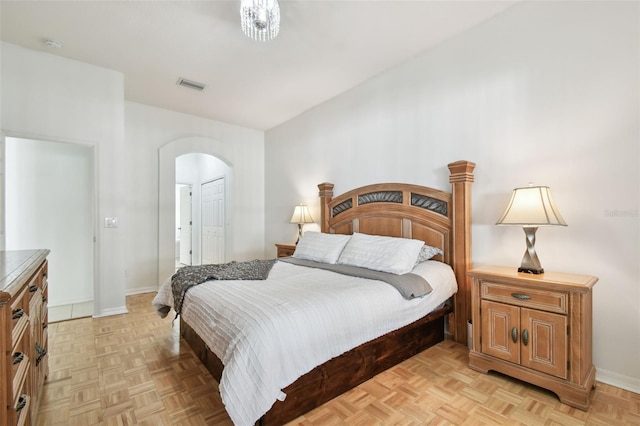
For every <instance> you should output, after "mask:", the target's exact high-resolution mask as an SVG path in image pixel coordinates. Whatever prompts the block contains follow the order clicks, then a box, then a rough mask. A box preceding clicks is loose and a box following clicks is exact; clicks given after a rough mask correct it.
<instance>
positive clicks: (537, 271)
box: [518, 267, 544, 274]
mask: <svg viewBox="0 0 640 426" xmlns="http://www.w3.org/2000/svg"><path fill="white" fill-rule="evenodd" d="M518 272H524V273H525V274H544V269H542V268H540V269H531V268H523V267H519V268H518Z"/></svg>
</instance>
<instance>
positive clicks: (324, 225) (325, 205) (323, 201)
mask: <svg viewBox="0 0 640 426" xmlns="http://www.w3.org/2000/svg"><path fill="white" fill-rule="evenodd" d="M318 191H319V192H318V195H319V196H320V231H321V232H329V218H330V217H331V212H330V211H329V201H331V199H332V198H333V184H332V183H329V182H323V183H319V184H318Z"/></svg>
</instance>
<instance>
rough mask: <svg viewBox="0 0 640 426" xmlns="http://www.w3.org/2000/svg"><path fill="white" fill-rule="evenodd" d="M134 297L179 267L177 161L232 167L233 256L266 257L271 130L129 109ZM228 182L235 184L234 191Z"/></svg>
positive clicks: (230, 224)
mask: <svg viewBox="0 0 640 426" xmlns="http://www.w3.org/2000/svg"><path fill="white" fill-rule="evenodd" d="M125 117H126V132H125V136H126V140H127V148H128V151H127V156H126V170H127V172H126V179H127V181H128V182H131V186H130V191H129V193H128V194H127V199H126V210H127V212H128V213H129V220H130V226H131V227H132V229H135V232H132V233H130V234H129V235H128V236H127V239H126V249H127V255H126V258H127V266H126V269H127V292H128V293H135V292H142V291H150V290H156V289H157V286H158V283H159V282H163V281H164V280H166V279H167V278H168V277H169V276H170V275H171V273H172V271H173V270H174V269H175V263H174V253H175V232H174V229H173V228H174V224H175V210H174V204H175V186H174V185H175V182H176V180H175V176H176V175H175V173H176V172H175V158H176V157H178V156H180V155H183V154H188V153H194V152H200V153H204V154H209V155H213V156H215V157H217V158H218V159H220V160H222V161H223V162H225V163H226V164H227V166H228V167H230V168H232V169H233V179H231V180H230V182H227V193H228V194H232V196H233V199H231V200H229V199H228V200H227V212H228V215H227V220H228V221H229V222H228V228H227V230H228V231H229V232H228V234H227V238H226V243H227V256H228V257H229V258H230V259H233V260H249V259H255V258H260V257H262V256H263V254H264V235H265V234H264V232H265V231H264V228H265V227H264V224H265V221H264V133H263V132H261V131H258V130H252V129H247V128H243V127H239V126H234V125H230V124H225V123H221V122H217V121H214V120H208V119H204V118H200V117H194V116H190V115H186V114H180V113H176V112H172V111H168V110H164V109H160V108H154V107H149V106H146V105H142V104H137V103H133V102H126V104H125ZM229 185H231V187H230V188H229Z"/></svg>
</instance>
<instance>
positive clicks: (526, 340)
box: [522, 329, 529, 346]
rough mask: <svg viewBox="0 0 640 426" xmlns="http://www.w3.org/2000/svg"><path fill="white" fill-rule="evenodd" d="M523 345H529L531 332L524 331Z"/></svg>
mask: <svg viewBox="0 0 640 426" xmlns="http://www.w3.org/2000/svg"><path fill="white" fill-rule="evenodd" d="M522 344H523V345H525V346H527V344H529V331H527V330H526V329H525V330H522Z"/></svg>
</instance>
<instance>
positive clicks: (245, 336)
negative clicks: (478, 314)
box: [153, 261, 457, 425]
mask: <svg viewBox="0 0 640 426" xmlns="http://www.w3.org/2000/svg"><path fill="white" fill-rule="evenodd" d="M412 272H413V273H418V274H420V275H422V276H423V277H425V278H426V279H427V280H428V281H429V283H430V284H431V286H432V287H433V292H432V293H430V294H429V295H428V296H426V297H424V298H418V299H413V300H406V299H404V298H403V297H402V296H401V295H400V293H399V292H398V291H397V290H396V289H395V288H393V287H392V286H390V285H389V284H386V283H383V282H381V281H372V280H366V279H363V278H356V277H349V276H345V275H341V274H337V273H334V272H330V271H324V270H320V269H315V268H306V267H303V266H297V265H292V264H289V263H285V262H276V264H275V265H274V267H273V269H272V270H271V272H270V274H269V278H268V279H267V280H264V281H208V282H206V283H203V284H201V285H198V286H196V287H193V288H191V289H190V290H189V291H188V292H187V294H186V297H185V300H184V305H183V308H182V317H183V319H184V320H185V321H186V322H187V323H188V324H189V325H191V327H192V328H193V329H194V330H195V331H196V332H197V333H198V335H199V336H200V337H201V338H202V339H203V340H204V342H205V343H206V344H207V346H208V347H209V348H210V349H211V350H212V351H213V352H214V353H215V354H216V355H217V356H218V358H220V360H221V361H222V363H223V364H224V370H223V372H222V378H221V380H220V394H221V397H222V401H223V403H224V404H225V407H226V410H227V412H228V414H229V416H230V417H231V419H232V420H233V422H234V424H236V425H253V424H254V423H255V422H256V421H257V420H258V419H259V418H260V417H261V416H262V415H263V414H264V413H266V412H267V411H268V410H269V409H270V408H271V406H272V405H273V403H274V402H275V401H276V400H277V399H280V400H283V399H284V398H285V396H286V395H284V393H283V392H282V389H284V388H285V387H287V386H288V385H289V384H291V383H293V382H294V381H295V380H296V379H297V378H298V377H300V376H302V375H303V374H305V373H307V372H308V371H310V370H312V369H313V368H315V367H316V366H318V365H320V364H322V363H324V362H326V361H328V360H329V359H331V358H334V357H336V356H338V355H340V354H342V353H344V352H346V351H347V350H349V349H351V348H354V347H356V346H358V345H360V344H362V343H365V342H367V341H370V340H373V339H375V338H377V337H379V336H381V335H383V334H385V333H388V332H390V331H392V330H396V329H398V328H400V327H403V326H405V325H407V324H410V323H412V322H413V321H416V320H417V319H419V318H421V317H422V316H424V315H425V314H426V313H428V312H430V311H431V310H433V309H434V308H436V307H438V306H439V305H440V304H442V303H443V302H444V301H445V300H446V299H448V298H449V297H450V296H451V295H452V294H453V293H455V292H456V291H457V285H456V280H455V276H454V274H453V271H452V270H451V268H450V267H449V266H448V265H446V264H444V263H441V262H436V261H427V262H424V263H421V264H419V265H418V266H417V267H416V268H415V269H414V270H413V271H412ZM172 299H173V297H172V294H171V280H170V279H168V280H167V281H166V282H165V283H164V285H163V286H161V288H160V290H159V292H158V294H157V295H156V297H155V299H154V301H153V303H154V305H155V306H156V307H157V306H159V305H169V306H172V305H173V300H172Z"/></svg>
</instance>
